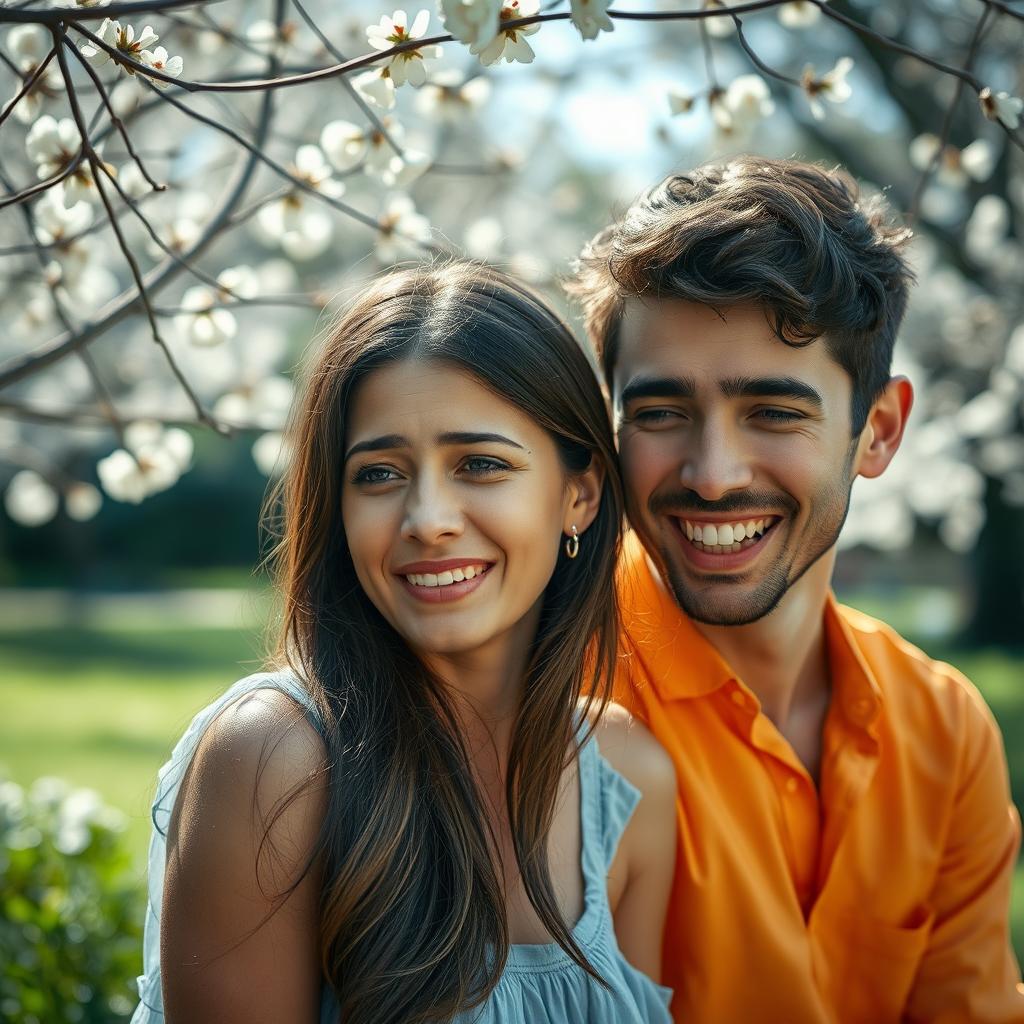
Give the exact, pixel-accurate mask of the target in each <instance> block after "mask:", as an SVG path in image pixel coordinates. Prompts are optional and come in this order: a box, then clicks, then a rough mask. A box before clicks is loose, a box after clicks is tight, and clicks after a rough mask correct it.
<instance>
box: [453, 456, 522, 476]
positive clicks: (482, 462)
mask: <svg viewBox="0 0 1024 1024" xmlns="http://www.w3.org/2000/svg"><path fill="white" fill-rule="evenodd" d="M511 468H512V467H511V466H509V464H508V463H507V462H503V461H502V460H501V459H494V458H490V457H488V456H483V455H474V456H472V457H471V458H468V459H466V461H465V462H463V463H462V469H463V470H465V471H466V472H467V473H469V474H470V476H487V475H488V474H490V473H505V472H508V470H509V469H511Z"/></svg>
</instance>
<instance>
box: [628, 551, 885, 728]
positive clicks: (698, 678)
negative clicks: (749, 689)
mask: <svg viewBox="0 0 1024 1024" xmlns="http://www.w3.org/2000/svg"><path fill="white" fill-rule="evenodd" d="M619 586H620V593H621V597H622V600H621V607H622V621H623V626H624V627H625V631H626V633H627V634H628V636H629V638H630V640H631V641H632V647H633V648H634V651H633V653H632V654H631V656H634V657H636V656H639V657H641V658H642V660H643V661H645V662H647V663H648V667H649V668H650V669H651V670H652V671H650V672H649V673H648V674H649V677H650V678H651V679H652V682H653V685H654V687H655V688H656V689H657V690H658V692H659V693H660V694H661V695H662V696H663V697H665V698H667V699H670V700H671V699H678V698H686V697H703V696H705V695H706V694H709V693H712V692H713V691H715V690H717V689H718V688H719V687H721V686H723V685H724V684H725V683H728V682H730V681H732V680H735V679H736V673H735V672H734V671H733V670H732V668H730V666H729V664H728V662H727V661H726V660H725V659H724V658H723V657H722V655H721V654H720V653H719V652H718V649H717V648H716V647H715V646H714V644H712V643H711V641H710V640H708V639H707V638H706V637H705V636H704V635H703V633H701V632H700V630H698V629H697V627H696V626H695V625H694V624H693V623H692V622H691V621H690V619H689V617H688V616H687V615H685V614H684V613H683V612H682V611H680V609H679V606H678V605H677V604H676V603H675V599H674V598H673V597H672V595H671V593H669V591H668V588H667V587H666V586H665V584H664V583H663V582H662V580H661V577H660V576H659V574H658V572H657V570H656V569H655V568H654V567H653V566H652V565H651V562H650V560H649V559H648V557H647V552H646V551H645V550H644V547H643V545H642V544H641V543H640V540H639V538H638V537H637V536H636V534H635V533H633V532H629V533H628V534H627V536H626V540H625V543H624V546H623V558H622V563H621V566H620V578H619ZM846 611H847V610H846V609H844V608H843V606H842V605H840V604H839V603H838V602H837V601H836V599H835V595H834V594H833V593H832V592H831V591H830V592H829V594H828V598H827V600H826V602H825V618H824V626H825V638H826V644H827V645H828V656H829V671H830V675H831V677H832V687H833V689H832V692H833V698H834V699H835V698H838V702H839V706H840V708H841V710H842V712H843V714H844V716H845V717H846V718H847V719H848V720H849V721H850V722H851V723H853V724H855V725H857V726H859V727H861V728H867V729H868V730H869V731H873V730H871V728H870V727H871V725H872V724H873V723H874V721H875V719H876V718H877V717H878V714H879V712H880V710H881V703H882V701H881V690H880V688H879V686H878V682H877V681H876V679H875V676H874V674H873V673H872V671H871V668H870V667H869V665H868V663H867V662H866V661H865V659H864V656H863V654H862V653H861V651H860V647H859V645H858V643H857V638H856V634H855V633H854V631H853V629H852V628H851V626H850V623H849V621H848V620H847V617H846V614H845V613H846Z"/></svg>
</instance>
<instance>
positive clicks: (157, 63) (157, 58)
mask: <svg viewBox="0 0 1024 1024" xmlns="http://www.w3.org/2000/svg"><path fill="white" fill-rule="evenodd" d="M141 57H142V63H143V64H146V65H148V66H149V67H151V68H152V69H153V70H154V71H161V72H163V74H165V75H170V76H171V77H172V78H177V77H178V76H179V75H180V74H181V71H182V67H183V66H184V62H183V61H182V59H181V57H168V56H167V51H166V50H165V49H164V48H163V47H162V46H158V47H157V48H156V49H155V50H143V51H142V54H141ZM152 82H153V84H154V85H155V86H156V87H157V88H158V89H166V88H167V86H168V85H169V84H170V83H169V82H164V81H163V80H161V79H159V78H154V79H152Z"/></svg>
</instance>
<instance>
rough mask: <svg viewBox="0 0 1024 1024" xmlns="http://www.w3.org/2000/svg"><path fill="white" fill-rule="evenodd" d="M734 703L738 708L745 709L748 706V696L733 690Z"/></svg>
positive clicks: (740, 691)
mask: <svg viewBox="0 0 1024 1024" xmlns="http://www.w3.org/2000/svg"><path fill="white" fill-rule="evenodd" d="M732 702H733V704H735V705H736V706H737V707H740V708H745V707H746V706H747V695H746V694H745V693H744V692H743V691H742V690H733V691H732Z"/></svg>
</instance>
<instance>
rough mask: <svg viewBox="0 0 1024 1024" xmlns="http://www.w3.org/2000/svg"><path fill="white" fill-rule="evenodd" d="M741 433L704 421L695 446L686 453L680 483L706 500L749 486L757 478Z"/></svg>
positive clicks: (695, 440)
mask: <svg viewBox="0 0 1024 1024" xmlns="http://www.w3.org/2000/svg"><path fill="white" fill-rule="evenodd" d="M738 434H739V432H738V431H734V430H730V429H729V427H728V426H727V425H725V424H721V423H714V422H711V421H707V422H705V423H704V426H703V429H702V430H701V431H700V433H699V434H698V435H697V436H696V437H694V438H693V442H694V444H695V447H694V448H693V449H692V450H690V451H687V453H686V457H685V459H684V461H683V465H682V469H681V471H680V474H679V479H680V482H681V483H682V484H683V485H684V486H685V487H687V488H689V489H690V490H691V491H695V492H696V493H697V494H699V495H700V496H701V497H702V498H704V499H705V500H706V501H718V500H720V499H721V498H722V497H724V496H725V495H726V494H728V493H729V492H730V491H736V490H742V489H744V488H747V487H749V486H750V485H751V484H752V483H753V477H754V474H753V470H752V467H751V459H750V457H749V454H748V453H747V452H746V451H745V450H744V448H743V445H742V441H741V438H740V437H739V436H738Z"/></svg>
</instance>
